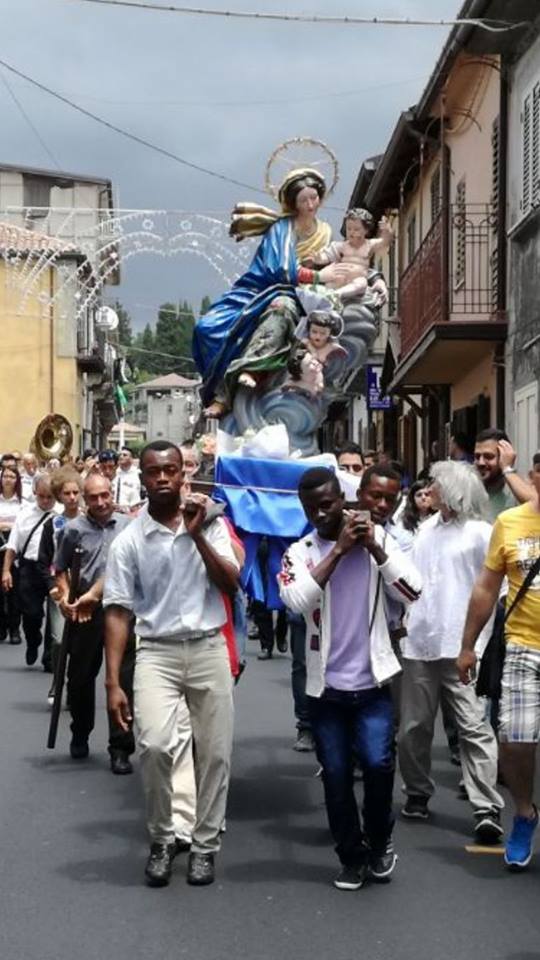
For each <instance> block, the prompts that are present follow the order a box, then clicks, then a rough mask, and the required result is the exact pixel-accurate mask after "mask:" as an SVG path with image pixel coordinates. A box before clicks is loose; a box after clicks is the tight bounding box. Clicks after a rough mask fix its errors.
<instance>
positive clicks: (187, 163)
mask: <svg viewBox="0 0 540 960" xmlns="http://www.w3.org/2000/svg"><path fill="white" fill-rule="evenodd" d="M0 66H2V67H5V69H6V70H9V71H10V73H13V74H14V75H15V76H16V77H21V78H22V79H23V80H27V81H28V83H31V84H32V86H34V87H37V88H38V90H42V91H43V92H44V93H47V94H49V96H51V97H54V98H55V99H56V100H60V102H61V103H65V104H67V106H68V107H71V108H72V109H73V110H77V111H78V113H82V114H83V116H85V117H89V118H90V119H91V120H94V121H95V122H96V123H100V124H101V125H102V126H104V127H107V129H108V130H114V132H115V133H119V134H120V136H122V137H126V139H128V140H132V141H133V142H134V143H138V144H140V145H141V146H143V147H148V149H149V150H153V151H154V152H155V153H159V154H161V156H163V157H168V158H169V160H174V161H175V162H176V163H180V164H181V165H182V166H184V167H188V168H189V169H190V170H196V171H197V172H198V173H204V174H206V176H208V177H214V179H216V180H221V181H223V182H225V183H232V184H233V185H234V186H235V187H244V188H245V189H246V190H253V191H254V192H255V193H262V194H265V195H266V191H265V190H263V189H262V187H254V186H253V185H252V184H251V183H244V181H243V180H235V179H234V177H228V176H226V175H225V174H224V173H218V172H217V171H216V170H211V169H209V167H203V166H200V164H198V163H193V161H191V160H186V159H185V157H181V156H179V154H177V153H173V152H172V151H171V150H166V149H165V148H164V147H160V146H158V145H157V144H155V143H152V142H151V141H150V140H146V139H145V138H144V137H139V136H138V134H136V133H130V131H129V130H124V129H123V128H122V127H119V126H117V125H116V124H115V123H111V122H110V120H105V119H104V117H100V116H98V115H97V114H96V113H92V112H91V111H90V110H86V109H85V107H81V106H80V105H79V104H78V103H75V102H74V101H73V100H70V99H69V97H65V96H63V94H61V93H58V92H57V91H56V90H51V88H50V87H47V86H46V85H45V84H44V83H40V82H39V80H34V78H33V77H30V76H28V74H27V73H23V72H22V70H17V69H16V67H13V66H11V64H10V63H7V62H6V61H5V60H1V59H0Z"/></svg>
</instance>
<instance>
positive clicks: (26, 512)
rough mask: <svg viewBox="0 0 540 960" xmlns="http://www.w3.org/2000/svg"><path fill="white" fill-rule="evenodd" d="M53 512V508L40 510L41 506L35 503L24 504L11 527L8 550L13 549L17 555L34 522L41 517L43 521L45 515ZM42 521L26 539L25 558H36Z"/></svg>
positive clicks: (45, 517)
mask: <svg viewBox="0 0 540 960" xmlns="http://www.w3.org/2000/svg"><path fill="white" fill-rule="evenodd" d="M53 513H54V510H42V509H41V507H38V505H37V503H29V504H27V505H26V506H24V507H23V509H22V510H21V511H20V513H18V514H17V519H16V520H15V523H14V525H13V527H12V528H11V532H10V534H9V540H8V544H7V545H8V550H13V551H14V552H15V553H16V554H17V556H18V557H19V556H20V554H21V553H22V551H23V550H24V545H25V543H26V541H27V540H28V537H29V536H30V534H31V533H32V530H33V529H34V527H36V524H37V523H38V522H39V521H40V520H41V519H43V523H44V522H45V520H46V519H47V517H50V516H51V515H52V514H53ZM43 523H40V524H39V526H38V527H36V529H34V532H33V533H32V536H31V537H30V540H29V541H28V546H27V548H26V551H25V554H24V559H25V560H37V558H38V553H39V544H40V541H41V534H42V533H43Z"/></svg>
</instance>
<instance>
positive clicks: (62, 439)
mask: <svg viewBox="0 0 540 960" xmlns="http://www.w3.org/2000/svg"><path fill="white" fill-rule="evenodd" d="M72 444H73V430H72V429H71V424H70V422H69V420H66V418H65V417H63V416H62V414H61V413H48V414H47V416H46V417H43V420H40V421H39V423H38V425H37V427H36V432H35V434H34V436H33V437H32V441H31V443H30V449H31V451H32V453H35V454H36V456H37V457H38V459H39V460H52V459H53V457H57V458H58V460H62V458H63V457H66V456H67V455H68V453H69V451H70V450H71V446H72Z"/></svg>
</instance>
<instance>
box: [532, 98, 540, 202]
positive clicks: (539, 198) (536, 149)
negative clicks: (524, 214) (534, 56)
mask: <svg viewBox="0 0 540 960" xmlns="http://www.w3.org/2000/svg"><path fill="white" fill-rule="evenodd" d="M539 203H540V83H537V84H536V86H535V88H534V90H533V95H532V135H531V204H532V206H533V207H536V206H537V205H538V204H539Z"/></svg>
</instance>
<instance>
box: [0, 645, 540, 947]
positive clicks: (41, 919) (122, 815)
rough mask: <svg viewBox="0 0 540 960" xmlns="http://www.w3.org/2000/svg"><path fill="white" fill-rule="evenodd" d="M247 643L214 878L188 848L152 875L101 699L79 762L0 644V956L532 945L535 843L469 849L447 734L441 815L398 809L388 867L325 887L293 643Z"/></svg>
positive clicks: (537, 924)
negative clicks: (262, 656)
mask: <svg viewBox="0 0 540 960" xmlns="http://www.w3.org/2000/svg"><path fill="white" fill-rule="evenodd" d="M250 653H251V655H250V657H249V664H248V670H247V672H246V674H245V675H244V678H243V680H242V682H241V684H240V687H239V688H238V691H237V717H236V746H235V754H234V767H233V781H232V788H231V796H230V808H229V816H228V829H227V834H226V837H225V841H224V845H223V852H222V854H221V855H220V857H219V861H218V880H217V882H216V883H215V884H214V886H213V887H208V888H203V889H197V888H191V887H188V886H187V885H186V883H185V880H184V874H185V860H184V858H178V859H177V861H176V865H175V872H174V878H173V882H172V883H171V885H170V886H169V887H168V888H166V889H161V890H150V889H148V888H146V887H145V886H144V885H143V883H142V871H143V865H144V859H145V855H146V838H145V833H144V826H143V821H142V816H141V808H142V801H141V789H140V785H139V781H138V777H137V776H133V777H114V776H113V775H112V774H111V773H110V772H109V771H108V766H107V762H106V761H107V757H106V754H105V751H104V744H105V718H104V716H103V714H101V715H100V718H99V723H98V727H97V729H96V731H95V732H94V736H93V741H92V744H91V746H92V755H91V758H90V759H89V760H88V761H87V762H83V763H78V764H75V763H73V761H71V760H70V759H69V757H68V756H67V745H68V729H67V716H66V714H64V715H63V717H62V720H61V723H62V730H61V735H60V738H59V746H58V749H57V750H56V751H55V752H54V753H53V752H50V751H47V750H46V749H45V737H46V727H47V722H48V710H47V707H46V705H45V695H46V690H47V686H48V680H49V678H48V677H47V676H45V675H44V674H43V673H42V672H41V671H40V670H38V669H37V668H34V669H32V670H29V669H28V668H26V667H24V666H23V665H22V660H23V653H22V648H21V647H18V648H17V647H15V648H14V647H9V646H6V645H4V646H2V647H0V729H1V730H2V763H1V771H2V773H1V777H2V781H1V782H2V786H1V800H2V803H1V826H0V829H1V837H0V841H1V851H2V870H1V879H0V960H108V958H112V960H128V958H129V960H154V958H159V960H162V958H175V960H177V958H178V960H181V958H184V957H186V958H189V960H226V958H227V960H228V958H231V960H244V958H246V960H289V958H290V960H323V958H324V960H357V958H359V957H361V958H365V960H409V958H410V960H439V958H441V960H442V958H445V960H473V958H477V957H480V958H482V960H538V958H539V956H540V909H539V906H538V902H539V891H540V882H539V881H540V853H539V854H538V863H537V864H536V865H534V866H533V868H532V869H531V870H530V872H529V873H528V874H527V875H523V876H514V875H510V874H508V873H505V871H504V870H503V866H502V859H501V857H500V856H497V855H479V854H476V855H475V854H471V853H467V852H466V850H465V845H466V844H467V843H468V842H469V841H470V837H469V828H470V823H471V817H470V812H469V808H468V805H467V804H466V803H464V802H463V801H460V800H458V799H457V796H456V793H457V782H458V773H457V771H456V768H454V767H451V766H450V765H449V763H448V762H447V758H446V752H445V749H444V747H443V745H442V743H440V744H439V745H438V746H437V747H436V748H435V758H436V759H435V770H436V778H437V781H438V784H439V790H438V793H437V795H436V798H435V800H434V802H433V810H434V813H435V816H434V818H433V822H432V823H430V824H423V823H419V824H418V823H416V824H415V823H413V824H410V823H403V822H398V824H397V829H396V845H397V848H398V851H399V855H400V860H399V863H398V867H397V870H396V873H395V875H394V880H393V881H392V883H390V884H387V885H384V886H375V885H370V886H367V887H365V888H364V889H363V890H361V891H360V892H358V893H345V892H339V891H337V890H335V889H334V888H333V887H332V884H331V881H332V878H333V876H334V874H335V872H336V863H335V860H334V854H333V852H332V848H331V844H330V841H329V837H328V833H327V830H326V821H325V813H324V807H323V804H322V792H321V785H320V782H319V781H318V780H317V779H315V778H314V771H315V761H314V758H313V755H311V754H307V755H299V754H297V753H295V752H293V751H292V750H291V744H292V740H293V723H292V719H291V713H292V711H291V701H290V694H289V679H288V678H289V661H288V659H287V658H285V657H278V658H276V659H275V660H273V661H271V662H268V663H259V662H258V661H257V660H256V658H255V656H254V654H255V645H254V644H251V651H250ZM101 702H103V698H101ZM399 800H400V795H399V780H398V781H397V785H396V801H397V802H399Z"/></svg>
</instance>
